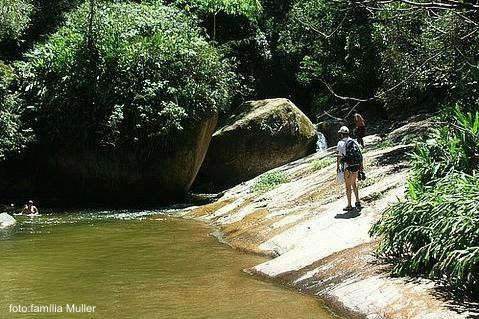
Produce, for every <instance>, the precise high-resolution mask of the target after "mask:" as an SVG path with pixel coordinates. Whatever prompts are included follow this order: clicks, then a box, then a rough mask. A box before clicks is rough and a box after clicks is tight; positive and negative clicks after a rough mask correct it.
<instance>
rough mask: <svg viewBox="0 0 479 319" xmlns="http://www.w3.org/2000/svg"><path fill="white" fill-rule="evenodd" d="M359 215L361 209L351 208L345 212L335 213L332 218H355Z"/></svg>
mask: <svg viewBox="0 0 479 319" xmlns="http://www.w3.org/2000/svg"><path fill="white" fill-rule="evenodd" d="M360 215H361V210H360V209H359V210H358V209H353V210H351V211H349V212H345V213H342V214H337V215H336V216H334V218H337V219H351V218H356V217H358V216H360Z"/></svg>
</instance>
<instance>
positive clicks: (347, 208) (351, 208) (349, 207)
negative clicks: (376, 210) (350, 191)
mask: <svg viewBox="0 0 479 319" xmlns="http://www.w3.org/2000/svg"><path fill="white" fill-rule="evenodd" d="M343 210H344V211H345V212H349V211H351V210H353V206H346V207H344V208H343Z"/></svg>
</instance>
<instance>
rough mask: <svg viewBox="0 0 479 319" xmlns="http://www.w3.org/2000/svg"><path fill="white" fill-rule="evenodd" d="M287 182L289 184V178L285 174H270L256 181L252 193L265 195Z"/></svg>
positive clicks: (278, 172)
mask: <svg viewBox="0 0 479 319" xmlns="http://www.w3.org/2000/svg"><path fill="white" fill-rule="evenodd" d="M287 182H289V177H288V176H287V175H286V174H285V173H284V172H280V171H277V172H268V173H265V174H263V175H261V176H260V177H259V178H258V179H257V180H256V182H255V183H254V185H253V186H252V187H251V191H253V192H255V193H265V192H268V191H270V190H273V189H275V188H276V187H278V186H279V185H281V184H284V183H287Z"/></svg>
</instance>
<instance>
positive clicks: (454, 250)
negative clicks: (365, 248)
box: [371, 110, 479, 292]
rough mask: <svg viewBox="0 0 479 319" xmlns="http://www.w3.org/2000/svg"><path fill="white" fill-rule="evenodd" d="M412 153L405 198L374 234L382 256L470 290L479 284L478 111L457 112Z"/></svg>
mask: <svg viewBox="0 0 479 319" xmlns="http://www.w3.org/2000/svg"><path fill="white" fill-rule="evenodd" d="M431 137H433V139H430V140H429V141H427V142H423V143H419V144H418V145H417V146H416V149H415V150H414V152H413V155H412V175H411V177H410V179H409V181H408V192H407V197H406V199H405V200H402V201H400V202H398V203H396V204H394V205H392V206H390V207H388V208H387V209H386V210H385V211H384V212H383V216H382V218H381V220H380V221H378V222H377V223H376V224H375V225H374V226H373V228H372V229H371V234H372V235H375V236H380V237H381V240H380V245H379V248H378V255H379V256H381V257H383V258H385V259H386V260H388V261H390V262H392V263H393V265H394V269H393V273H395V274H397V275H411V276H426V277H428V278H436V279H442V280H446V281H447V282H449V283H450V284H453V285H455V286H456V287H457V288H458V289H460V290H463V291H466V292H478V289H477V287H478V284H479V232H478V229H479V202H478V198H479V175H478V174H477V173H478V172H477V169H478V158H479V112H476V113H475V114H474V115H473V114H470V113H468V114H464V113H462V112H460V111H459V110H457V111H456V113H455V121H454V122H453V123H451V124H450V125H449V126H444V127H442V128H440V129H438V130H435V131H434V132H433V134H432V136H431Z"/></svg>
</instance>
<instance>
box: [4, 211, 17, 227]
mask: <svg viewBox="0 0 479 319" xmlns="http://www.w3.org/2000/svg"><path fill="white" fill-rule="evenodd" d="M16 223H17V221H16V220H15V218H13V217H12V216H10V215H8V214H7V213H1V214H0V229H4V228H8V227H12V226H14V225H15V224H16Z"/></svg>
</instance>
